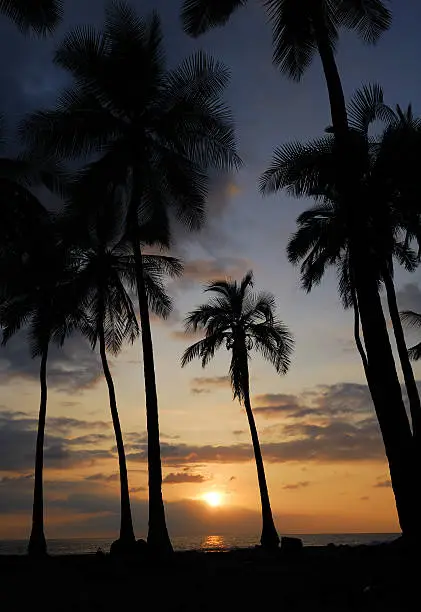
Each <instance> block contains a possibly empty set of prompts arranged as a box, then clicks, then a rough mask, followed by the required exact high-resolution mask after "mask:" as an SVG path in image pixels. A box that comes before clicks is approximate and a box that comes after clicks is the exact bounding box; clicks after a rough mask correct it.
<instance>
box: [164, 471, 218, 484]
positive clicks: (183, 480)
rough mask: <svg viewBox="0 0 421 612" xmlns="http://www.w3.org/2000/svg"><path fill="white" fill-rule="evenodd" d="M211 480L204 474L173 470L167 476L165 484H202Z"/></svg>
mask: <svg viewBox="0 0 421 612" xmlns="http://www.w3.org/2000/svg"><path fill="white" fill-rule="evenodd" d="M206 480H209V479H208V478H205V476H203V475H202V474H189V473H186V472H171V473H170V474H167V476H165V478H164V480H163V481H162V482H164V483H165V484H200V483H202V482H206Z"/></svg>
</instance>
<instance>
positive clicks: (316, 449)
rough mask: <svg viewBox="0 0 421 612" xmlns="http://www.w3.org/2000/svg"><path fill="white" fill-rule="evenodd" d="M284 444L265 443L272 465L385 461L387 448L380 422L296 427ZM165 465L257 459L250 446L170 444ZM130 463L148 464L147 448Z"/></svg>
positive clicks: (266, 457)
mask: <svg viewBox="0 0 421 612" xmlns="http://www.w3.org/2000/svg"><path fill="white" fill-rule="evenodd" d="M280 434H281V435H282V437H283V440H282V441H278V442H268V443H263V444H262V445H261V446H262V453H263V457H264V460H265V461H267V462H268V463H284V462H290V461H306V462H309V461H311V462H319V463H326V462H327V463H328V462H331V461H334V462H348V461H365V460H372V461H383V460H384V447H383V443H382V440H381V436H380V432H379V428H378V425H377V423H376V421H375V420H374V419H373V420H367V419H365V420H363V421H360V422H357V423H347V422H343V421H337V422H333V423H329V424H327V425H305V424H292V425H289V426H285V427H284V428H283V429H282V430H280ZM161 455H162V460H163V463H164V464H165V465H172V466H182V465H194V464H197V463H244V462H248V461H252V460H253V450H252V447H251V445H250V444H233V445H231V446H228V445H227V446H222V445H221V446H212V445H204V446H199V445H189V444H178V445H174V444H166V443H163V444H162V445H161ZM127 458H128V460H130V461H138V462H145V461H146V459H147V448H146V446H145V445H143V447H142V446H140V445H139V446H138V449H137V452H133V453H129V454H128V457H127Z"/></svg>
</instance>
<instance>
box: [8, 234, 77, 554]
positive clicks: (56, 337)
mask: <svg viewBox="0 0 421 612" xmlns="http://www.w3.org/2000/svg"><path fill="white" fill-rule="evenodd" d="M31 231H32V232H33V233H35V234H36V235H37V242H36V243H34V242H32V243H31V244H28V245H27V249H29V250H27V251H25V253H23V254H22V252H20V251H9V252H8V254H3V255H2V261H1V272H2V274H1V283H2V296H1V297H2V299H1V303H0V324H1V326H2V330H3V340H2V343H3V345H4V344H6V343H7V342H8V341H9V340H10V338H11V337H12V336H13V335H14V334H15V333H16V332H18V331H19V330H20V329H22V328H24V329H26V330H27V332H28V337H29V343H30V348H31V354H32V356H33V357H38V356H39V357H41V364H40V385H41V400H40V409H39V417H38V433H37V441H36V452H35V482H34V500H33V512H32V530H31V535H30V539H29V544H28V552H29V553H30V554H34V555H43V554H45V553H46V552H47V545H46V540H45V535H44V500H43V463H44V435H45V420H46V414H47V360H48V352H49V347H50V344H51V343H52V342H55V343H57V344H58V345H60V346H61V345H62V344H63V342H64V340H65V338H66V337H67V336H68V335H69V334H70V333H71V332H72V331H73V329H75V321H77V320H78V319H79V316H80V315H79V314H78V313H77V307H76V303H75V300H74V292H73V290H72V284H73V280H74V271H75V270H74V266H73V264H72V262H71V259H69V256H68V253H67V252H66V251H65V250H64V249H61V248H60V247H59V245H58V244H57V240H56V237H55V233H54V230H53V224H52V223H51V222H50V223H44V224H41V223H38V225H33V226H32V227H31Z"/></svg>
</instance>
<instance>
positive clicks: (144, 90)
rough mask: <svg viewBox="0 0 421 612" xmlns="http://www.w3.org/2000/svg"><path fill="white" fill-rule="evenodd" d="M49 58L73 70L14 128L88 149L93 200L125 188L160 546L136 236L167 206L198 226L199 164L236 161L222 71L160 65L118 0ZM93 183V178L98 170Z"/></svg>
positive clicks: (152, 523)
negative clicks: (49, 105)
mask: <svg viewBox="0 0 421 612" xmlns="http://www.w3.org/2000/svg"><path fill="white" fill-rule="evenodd" d="M55 62H56V64H58V65H59V66H60V67H62V68H64V69H65V70H67V71H68V72H69V73H70V74H71V75H72V77H73V86H72V88H71V89H69V90H68V91H66V92H65V93H64V94H63V95H62V96H61V98H60V99H59V102H58V104H57V106H56V108H55V109H54V110H51V111H46V112H44V111H42V112H38V113H35V114H34V115H32V116H31V117H30V118H29V119H28V120H27V121H26V122H24V125H23V129H22V134H23V136H24V137H25V138H26V140H27V141H28V140H29V143H30V144H31V145H32V146H33V145H37V146H39V145H40V144H41V145H42V148H43V150H44V151H46V152H48V153H49V154H50V155H52V154H54V155H57V156H58V157H60V158H61V157H65V158H75V157H76V158H77V157H79V156H81V155H88V156H89V155H92V154H93V155H94V156H96V162H95V163H92V164H90V165H89V166H88V167H87V168H86V173H85V179H86V181H87V183H88V184H89V183H90V182H91V181H92V177H93V176H95V177H97V178H102V190H101V193H100V194H99V192H97V193H96V194H95V198H93V199H92V201H97V202H98V201H100V200H101V197H102V196H104V197H105V196H106V194H108V193H109V192H110V191H111V192H116V191H119V190H120V191H123V192H124V194H125V199H126V204H127V210H126V214H125V215H124V218H125V219H126V236H127V237H128V240H129V242H130V245H131V249H132V254H133V257H134V261H135V268H136V285H137V297H138V306H139V312H140V320H141V334H142V350H143V368H144V378H145V394H146V413H147V431H148V470H149V531H148V543H149V544H150V546H151V548H153V549H155V550H156V551H157V552H159V553H163V554H165V553H166V552H171V551H172V546H171V542H170V539H169V537H168V532H167V527H166V520H165V510H164V504H163V498H162V469H161V456H160V441H159V418H158V417H159V415H158V396H157V389H156V380H155V363H154V352H153V343H152V333H151V325H150V319H149V307H148V297H147V291H146V287H145V281H144V278H145V276H144V272H143V268H144V261H143V249H144V246H145V244H153V243H159V244H161V245H164V246H165V245H168V244H169V241H170V232H169V228H170V222H169V217H170V212H169V211H171V215H173V216H175V217H176V218H178V220H180V221H181V222H183V223H185V224H186V225H187V226H188V227H189V228H191V229H194V228H198V227H200V225H201V224H202V223H203V220H204V205H205V202H206V196H207V186H208V169H209V168H211V167H213V168H215V167H216V168H217V169H219V170H221V169H227V168H232V167H233V166H236V165H238V164H239V159H238V156H237V154H236V147H235V140H234V131H233V123H232V118H231V114H230V112H229V111H228V109H227V108H226V107H225V105H224V103H223V101H222V100H221V94H222V92H223V90H224V88H225V87H226V85H227V83H228V78H229V75H228V71H227V70H226V68H225V67H224V66H223V65H222V64H220V63H219V62H215V61H214V60H213V59H212V58H211V57H208V56H206V55H204V54H203V53H198V54H196V55H194V56H193V57H192V58H189V59H187V60H186V61H184V62H183V63H182V64H181V66H180V67H178V68H175V69H173V70H169V69H168V68H167V66H166V64H165V58H164V49H163V43H162V34H161V28H160V21H159V18H158V17H157V15H153V16H152V18H151V19H149V20H143V19H141V18H140V17H139V16H138V15H137V14H136V12H135V11H134V10H133V9H132V8H131V7H130V6H129V5H128V4H126V3H125V2H113V3H111V4H110V5H109V7H108V9H107V11H106V20H105V26H104V29H103V31H100V32H97V31H96V30H93V29H92V28H90V27H85V28H79V29H75V30H74V31H72V32H70V34H68V36H67V37H66V39H65V40H64V42H63V43H62V45H61V46H60V48H59V49H58V51H57V52H56V55H55ZM93 183H94V184H95V186H98V180H96V181H93ZM91 184H92V183H91ZM117 200H118V201H121V198H117ZM146 226H148V227H149V229H148V231H147V232H146V237H145V235H144V234H143V228H145V227H146ZM152 228H153V232H152Z"/></svg>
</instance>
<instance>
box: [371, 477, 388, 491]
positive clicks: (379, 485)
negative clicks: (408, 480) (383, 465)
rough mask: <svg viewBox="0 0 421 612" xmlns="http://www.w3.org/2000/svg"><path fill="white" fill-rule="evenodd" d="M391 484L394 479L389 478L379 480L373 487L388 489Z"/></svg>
mask: <svg viewBox="0 0 421 612" xmlns="http://www.w3.org/2000/svg"><path fill="white" fill-rule="evenodd" d="M391 486H392V481H391V480H390V479H389V478H388V479H386V480H381V481H380V482H377V483H376V484H375V485H373V487H374V488H376V489H388V488H390V487H391Z"/></svg>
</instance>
